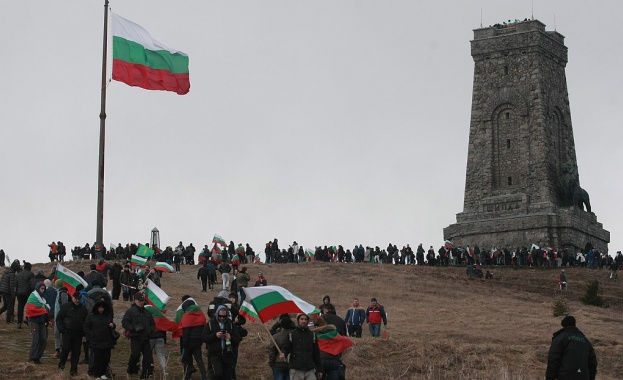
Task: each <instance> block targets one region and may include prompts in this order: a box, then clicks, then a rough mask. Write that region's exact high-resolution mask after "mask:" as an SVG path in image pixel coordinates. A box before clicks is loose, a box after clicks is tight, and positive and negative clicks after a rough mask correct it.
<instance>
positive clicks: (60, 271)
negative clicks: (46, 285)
mask: <svg viewBox="0 0 623 380" xmlns="http://www.w3.org/2000/svg"><path fill="white" fill-rule="evenodd" d="M56 278H57V279H59V280H62V281H63V286H64V287H66V288H67V293H69V294H70V295H71V294H74V292H75V291H76V288H77V287H78V285H82V286H83V287H84V288H85V289H86V288H87V287H88V286H89V284H88V283H87V281H86V280H85V279H84V278H82V277H80V276H79V275H78V274H76V273H74V272H72V271H71V270H70V269H67V268H65V267H64V266H63V265H61V264H60V263H59V264H56Z"/></svg>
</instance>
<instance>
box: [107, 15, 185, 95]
mask: <svg viewBox="0 0 623 380" xmlns="http://www.w3.org/2000/svg"><path fill="white" fill-rule="evenodd" d="M111 19H112V34H113V38H112V46H113V54H112V56H113V65H112V78H113V79H114V80H118V81H120V82H123V83H126V84H127V85H130V86H137V87H142V88H144V89H147V90H164V91H173V92H176V93H178V94H179V95H185V94H187V93H188V91H190V78H189V73H188V55H186V54H185V53H182V52H181V51H178V50H176V49H171V48H168V47H166V46H164V45H163V44H161V43H160V42H158V41H156V40H154V39H153V38H151V35H150V34H149V32H148V31H147V30H145V29H144V28H143V27H141V26H140V25H138V24H135V23H133V22H132V21H130V20H127V19H125V18H123V17H121V16H119V15H116V14H114V13H112V12H111Z"/></svg>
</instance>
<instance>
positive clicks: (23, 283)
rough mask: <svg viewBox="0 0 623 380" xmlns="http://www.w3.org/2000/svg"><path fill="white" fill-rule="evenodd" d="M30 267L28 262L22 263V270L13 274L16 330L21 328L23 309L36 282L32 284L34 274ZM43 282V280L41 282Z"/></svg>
mask: <svg viewBox="0 0 623 380" xmlns="http://www.w3.org/2000/svg"><path fill="white" fill-rule="evenodd" d="M31 269H32V265H31V264H30V263H29V262H25V263H24V269H23V270H21V271H19V272H17V273H16V274H15V286H16V290H15V295H16V296H17V328H18V329H21V328H22V323H23V322H24V307H25V306H26V301H27V300H28V296H29V295H30V293H31V292H32V291H33V290H35V284H36V283H37V281H35V282H32V279H33V277H34V276H35V275H34V273H32V271H31ZM41 281H43V280H41Z"/></svg>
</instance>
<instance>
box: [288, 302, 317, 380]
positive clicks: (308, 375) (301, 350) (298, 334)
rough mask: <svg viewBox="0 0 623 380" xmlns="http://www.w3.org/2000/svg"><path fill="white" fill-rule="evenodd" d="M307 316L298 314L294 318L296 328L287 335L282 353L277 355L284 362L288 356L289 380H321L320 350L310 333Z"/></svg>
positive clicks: (314, 336)
mask: <svg viewBox="0 0 623 380" xmlns="http://www.w3.org/2000/svg"><path fill="white" fill-rule="evenodd" d="M308 323H309V316H308V315H307V314H299V315H297V317H296V328H295V329H294V330H292V331H291V332H290V334H289V339H288V340H286V342H285V344H284V346H283V353H282V354H280V355H279V360H281V361H285V360H286V357H288V356H289V360H288V363H289V365H290V379H304V380H308V379H309V380H311V379H316V378H318V379H321V378H322V371H323V370H322V361H321V360H320V349H319V348H318V341H317V339H316V334H315V333H314V332H312V331H311V330H310V329H309V327H308V326H307V324H308Z"/></svg>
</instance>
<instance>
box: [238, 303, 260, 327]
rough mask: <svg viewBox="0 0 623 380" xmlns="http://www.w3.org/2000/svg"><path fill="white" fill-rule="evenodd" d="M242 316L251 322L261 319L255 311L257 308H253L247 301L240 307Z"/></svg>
mask: <svg viewBox="0 0 623 380" xmlns="http://www.w3.org/2000/svg"><path fill="white" fill-rule="evenodd" d="M240 314H242V316H243V317H245V318H246V319H248V320H250V321H251V322H255V320H256V319H258V318H259V316H258V315H257V312H256V311H255V308H254V307H253V305H251V304H250V303H248V302H247V300H244V301H242V305H241V306H240Z"/></svg>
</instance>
